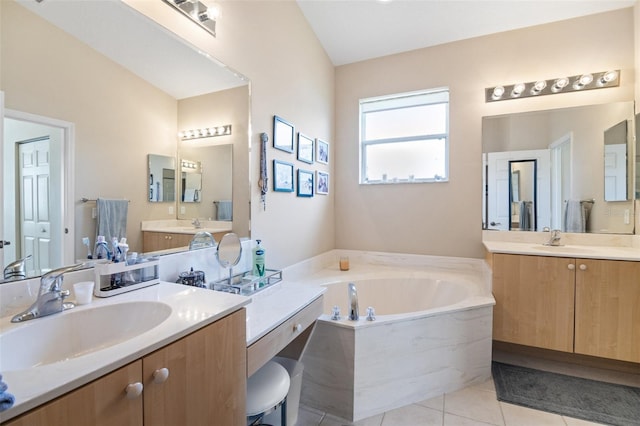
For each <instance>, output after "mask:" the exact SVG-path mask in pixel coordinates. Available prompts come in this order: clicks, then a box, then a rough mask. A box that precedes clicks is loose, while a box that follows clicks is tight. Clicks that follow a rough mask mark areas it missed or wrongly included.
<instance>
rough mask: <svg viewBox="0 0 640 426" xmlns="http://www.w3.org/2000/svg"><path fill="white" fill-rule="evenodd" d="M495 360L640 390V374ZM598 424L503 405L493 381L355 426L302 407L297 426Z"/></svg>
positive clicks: (499, 357)
mask: <svg viewBox="0 0 640 426" xmlns="http://www.w3.org/2000/svg"><path fill="white" fill-rule="evenodd" d="M494 359H496V360H497V361H502V362H510V363H513V364H519V365H526V366H530V367H532V368H540V369H543V370H548V371H555V372H558V373H564V374H572V375H576V376H580V377H588V378H592V379H595V380H605V381H610V382H615V383H622V384H627V385H630V386H640V374H638V375H635V374H626V373H616V372H611V371H604V370H598V369H589V368H584V367H578V366H574V365H562V364H561V363H557V362H548V361H545V360H538V359H528V358H523V357H521V356H513V355H510V354H498V355H497V356H496V355H495V354H494ZM597 424H598V423H592V422H587V421H584V420H579V419H574V418H571V417H567V416H560V415H557V414H552V413H547V412H545V411H538V410H532V409H530V408H525V407H521V406H518V405H513V404H507V403H504V402H499V401H498V400H497V398H496V391H495V387H494V384H493V380H492V379H489V380H488V381H486V382H485V383H482V384H480V385H476V386H470V387H467V388H464V389H462V390H459V391H457V392H453V393H448V394H445V395H442V396H439V397H436V398H432V399H429V400H425V401H421V402H419V403H417V404H411V405H407V406H405V407H402V408H398V409H396V410H392V411H387V412H385V413H383V414H380V415H377V416H373V417H370V418H368V419H364V420H361V421H358V422H356V423H352V424H351V423H348V422H345V421H344V420H341V419H339V418H335V417H332V416H331V415H329V414H325V413H322V412H319V411H317V410H314V409H312V408H309V407H304V406H302V407H300V412H299V415H298V422H297V425H296V426H344V425H354V426H423V425H424V426H470V425H476V426H486V425H494V426H547V425H548V426H556V425H557V426H589V425H597Z"/></svg>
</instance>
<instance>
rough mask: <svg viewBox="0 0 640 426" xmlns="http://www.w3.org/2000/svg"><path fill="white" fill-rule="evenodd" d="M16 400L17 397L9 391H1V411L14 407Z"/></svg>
mask: <svg viewBox="0 0 640 426" xmlns="http://www.w3.org/2000/svg"><path fill="white" fill-rule="evenodd" d="M14 402H16V397H15V396H13V395H12V394H10V393H9V392H2V393H0V411H5V410H8V409H9V408H11V407H13V404H14Z"/></svg>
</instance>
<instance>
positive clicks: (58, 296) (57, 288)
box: [11, 263, 82, 322]
mask: <svg viewBox="0 0 640 426" xmlns="http://www.w3.org/2000/svg"><path fill="white" fill-rule="evenodd" d="M80 266H82V264H81V263H79V264H76V265H72V266H66V267H63V268H58V269H54V270H52V271H49V272H47V273H46V274H44V275H43V276H42V277H41V278H40V290H39V291H38V297H37V299H36V301H35V302H33V305H31V306H30V307H29V308H28V309H27V310H25V311H24V312H21V313H19V314H18V315H16V316H14V317H13V318H11V322H22V321H28V320H31V319H35V318H39V317H44V316H47V315H51V314H55V313H57V312H62V311H63V310H65V309H70V308H73V307H74V306H75V305H74V304H73V303H70V302H64V299H65V298H66V297H68V296H69V290H62V275H63V274H64V273H65V272H69V271H73V270H75V269H77V268H79V267H80Z"/></svg>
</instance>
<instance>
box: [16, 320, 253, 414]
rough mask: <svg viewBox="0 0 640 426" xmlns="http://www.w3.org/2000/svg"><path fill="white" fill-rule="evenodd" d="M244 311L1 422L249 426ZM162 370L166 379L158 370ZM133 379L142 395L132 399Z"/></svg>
mask: <svg viewBox="0 0 640 426" xmlns="http://www.w3.org/2000/svg"><path fill="white" fill-rule="evenodd" d="M245 315H246V314H245V310H244V309H240V310H238V311H236V312H234V313H232V314H230V315H228V316H226V317H224V318H221V319H220V320H218V321H216V322H215V323H213V324H211V325H208V326H206V327H204V328H202V329H200V330H198V331H195V332H194V333H192V334H190V335H188V336H186V337H184V338H182V339H180V340H177V341H176V342H174V343H171V344H169V345H167V346H165V347H163V348H161V349H158V350H157V351H155V352H153V353H151V354H149V355H147V356H145V357H143V358H142V359H139V360H137V361H134V362H132V363H131V364H128V365H126V366H124V367H121V368H120V369H118V370H116V371H114V372H111V373H109V374H107V375H105V376H103V377H101V378H99V379H97V380H95V381H93V382H91V383H89V384H87V385H84V386H82V387H80V388H78V389H76V390H74V391H71V392H69V393H67V394H66V395H63V396H61V397H59V398H57V399H55V400H53V401H51V402H48V403H46V404H44V405H42V406H40V407H38V408H35V409H33V410H31V411H29V412H28V413H26V414H24V415H22V416H20V417H18V418H16V419H13V420H9V421H8V422H6V423H4V424H3V425H5V426H34V425H42V426H45V425H46V426H87V425H91V426H94V425H95V426H103V425H104V426H113V425H118V426H142V425H146V426H162V425H171V426H175V425H214V426H216V425H220V426H232V425H244V424H246V423H245V422H246V417H245V415H246V414H245V410H246V406H245V404H246V401H245V400H246V337H245V336H246V323H245V322H246V320H245ZM163 368H167V369H168V372H169V374H168V377H167V378H166V380H164V381H163V378H162V375H160V374H155V373H156V371H158V370H160V369H163ZM135 382H140V383H142V384H143V391H142V395H141V396H139V397H137V398H134V399H128V398H127V395H126V393H125V389H126V387H127V386H128V385H129V384H131V383H135Z"/></svg>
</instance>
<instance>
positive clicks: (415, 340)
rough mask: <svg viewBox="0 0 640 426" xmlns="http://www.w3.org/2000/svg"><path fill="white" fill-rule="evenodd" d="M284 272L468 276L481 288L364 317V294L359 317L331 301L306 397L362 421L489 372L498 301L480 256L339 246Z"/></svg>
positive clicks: (316, 341)
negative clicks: (413, 309)
mask: <svg viewBox="0 0 640 426" xmlns="http://www.w3.org/2000/svg"><path fill="white" fill-rule="evenodd" d="M345 255H346V256H349V260H350V270H349V271H346V272H343V271H340V270H339V263H338V261H339V258H340V256H345ZM323 265H324V267H322V266H323ZM304 269H306V270H307V271H308V273H307V275H306V276H305V277H304V278H303V272H302V271H303V270H304ZM285 272H287V277H290V276H294V277H296V278H298V280H297V281H298V282H299V283H300V284H302V285H314V286H318V285H331V283H337V282H345V281H349V282H356V283H357V282H358V280H366V279H373V278H375V279H379V278H385V277H388V278H398V277H406V278H416V277H417V278H424V277H429V278H432V279H438V278H439V279H443V280H446V281H454V280H455V279H459V280H464V281H470V282H473V283H475V285H476V289H477V294H475V296H476V297H477V299H476V300H475V302H474V303H466V302H465V303H460V304H456V305H457V306H455V307H449V308H450V309H449V310H447V309H440V308H437V309H434V310H432V311H425V312H419V313H411V314H406V315H390V316H389V317H388V318H385V316H384V315H383V316H377V317H376V320H375V321H374V322H370V321H366V319H365V315H364V313H365V310H366V308H367V306H368V305H367V301H366V300H359V305H360V314H361V317H360V320H359V321H358V322H355V323H354V322H352V321H349V320H345V319H343V320H341V321H337V322H336V321H332V320H330V315H329V314H330V309H331V307H329V306H325V313H324V314H323V315H322V316H321V317H320V320H319V321H318V323H317V324H316V328H315V330H314V333H313V334H312V336H311V338H310V340H309V343H308V345H307V348H306V350H305V352H304V354H303V357H302V362H303V364H304V365H305V370H304V379H303V386H302V397H301V398H302V399H301V401H302V403H303V404H304V405H306V406H309V407H312V408H314V409H319V410H321V411H324V412H328V413H330V414H332V415H334V416H337V417H340V418H343V419H345V420H348V421H357V420H360V419H364V418H367V417H370V416H373V415H375V414H379V413H382V412H385V411H389V410H391V409H394V408H398V407H401V406H404V405H407V404H410V403H412V402H417V401H420V400H424V399H425V396H426V397H427V398H428V397H430V396H437V395H441V394H442V393H445V392H452V391H455V390H457V389H461V388H463V387H465V386H468V385H471V384H474V383H481V382H483V381H484V380H486V379H487V378H488V377H489V376H490V366H491V336H492V333H491V329H492V313H493V304H494V303H495V302H494V300H493V297H492V296H491V293H490V273H489V271H488V270H487V268H486V265H485V264H484V262H483V261H482V260H479V259H463V258H449V257H435V256H422V255H403V254H391V253H374V252H358V251H344V250H334V251H332V252H328V253H325V254H323V255H320V256H318V257H316V258H313V259H309V260H308V261H305V262H304V265H300V264H298V265H294V267H292V268H291V270H290V269H289V268H287V269H285ZM389 291H390V292H393V291H400V289H398V288H389ZM344 297H345V299H346V298H347V293H346V292H345V295H344ZM342 315H343V318H344V316H346V315H347V313H345V312H342ZM400 317H404V318H400Z"/></svg>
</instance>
